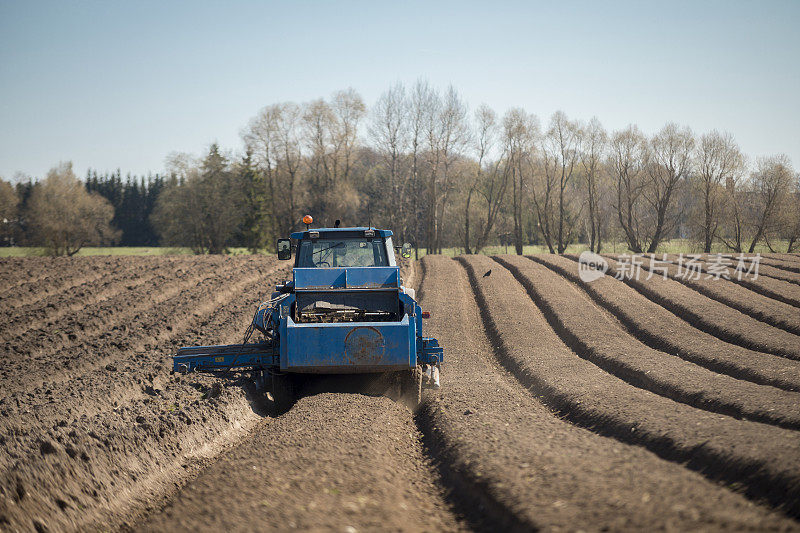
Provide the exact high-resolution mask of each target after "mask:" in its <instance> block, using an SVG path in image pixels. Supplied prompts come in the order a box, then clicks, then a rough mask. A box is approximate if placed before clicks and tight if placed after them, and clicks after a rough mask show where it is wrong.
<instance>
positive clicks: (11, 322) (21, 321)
mask: <svg viewBox="0 0 800 533" xmlns="http://www.w3.org/2000/svg"><path fill="white" fill-rule="evenodd" d="M163 268H164V267H163V266H159V265H157V264H155V263H153V264H152V265H149V266H148V267H147V268H146V269H141V268H131V269H130V270H131V271H133V272H134V273H135V274H134V276H133V277H122V276H118V275H112V276H108V275H104V276H102V277H101V278H100V279H98V280H95V281H92V282H87V283H82V284H80V285H77V286H75V287H72V288H70V289H68V290H65V291H63V292H61V293H59V294H58V295H57V296H56V297H53V298H50V297H47V298H46V299H47V300H48V301H47V302H35V303H32V304H27V305H24V306H20V307H17V308H14V309H11V310H8V311H6V313H4V315H5V316H3V317H2V319H0V323H2V324H3V328H2V333H0V341H3V342H11V341H12V340H14V339H15V338H17V337H20V336H22V335H23V334H24V333H25V332H27V331H29V330H31V329H33V328H36V327H38V326H39V325H40V324H41V323H42V322H46V323H55V322H57V321H59V320H60V319H62V318H63V317H66V316H67V315H75V314H77V313H79V312H82V311H84V310H85V309H87V308H91V307H92V306H94V305H97V304H98V303H102V302H104V301H106V300H109V299H111V298H113V297H115V296H118V295H119V294H121V293H122V292H124V291H131V290H134V289H136V288H138V287H141V286H142V285H144V284H145V283H148V282H150V281H152V280H153V278H154V277H156V276H157V275H158V271H159V270H163Z"/></svg>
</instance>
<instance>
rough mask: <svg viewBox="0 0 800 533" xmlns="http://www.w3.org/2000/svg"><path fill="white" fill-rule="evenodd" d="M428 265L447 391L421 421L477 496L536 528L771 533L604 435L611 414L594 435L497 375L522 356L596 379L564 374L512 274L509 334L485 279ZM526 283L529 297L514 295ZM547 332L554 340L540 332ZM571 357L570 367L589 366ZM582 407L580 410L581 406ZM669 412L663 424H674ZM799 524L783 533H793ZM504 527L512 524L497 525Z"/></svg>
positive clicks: (716, 495)
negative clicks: (485, 291) (752, 532)
mask: <svg viewBox="0 0 800 533" xmlns="http://www.w3.org/2000/svg"><path fill="white" fill-rule="evenodd" d="M487 260H488V258H487ZM422 265H423V266H424V277H423V283H422V287H421V290H420V292H419V295H420V298H421V303H422V305H423V308H424V309H425V310H427V311H430V313H431V319H430V320H429V321H427V322H426V325H427V327H428V331H429V332H430V333H431V334H432V335H433V336H436V337H437V338H438V339H439V340H440V342H441V343H442V345H443V346H445V350H446V362H445V366H444V374H443V379H444V385H443V387H444V389H443V392H442V393H441V396H440V397H437V398H435V399H432V401H430V402H429V403H428V404H426V406H425V409H424V410H423V411H422V414H421V415H420V417H421V419H422V422H423V423H424V425H425V426H426V427H427V428H428V429H427V430H426V435H427V436H428V438H429V439H431V440H432V441H433V442H434V443H435V447H436V448H437V449H438V450H440V453H442V454H445V455H446V456H447V458H448V459H447V461H446V466H445V467H444V470H445V475H449V476H453V477H455V478H457V479H461V480H464V482H463V484H464V485H466V486H470V485H471V486H474V487H475V488H474V489H473V492H474V493H478V494H485V495H486V497H487V498H489V499H490V501H492V502H494V503H493V505H496V506H499V507H500V508H505V509H507V512H506V516H508V517H509V519H510V517H518V520H519V523H522V524H527V528H528V529H532V528H540V529H546V530H566V529H569V530H581V529H583V530H589V529H591V530H609V529H610V530H622V529H637V530H653V529H662V528H668V529H678V530H686V529H721V528H732V529H751V528H756V529H757V528H759V527H772V526H769V525H767V524H768V523H769V521H770V520H769V519H767V520H765V521H763V522H762V520H763V519H761V518H757V517H758V516H764V513H765V510H764V509H763V508H761V507H759V506H756V505H752V504H751V503H747V502H746V501H745V500H744V499H743V498H742V496H741V495H739V494H735V493H733V492H731V491H728V490H726V489H724V488H722V487H720V486H718V485H716V484H714V483H712V482H710V481H708V480H707V479H705V478H703V477H702V476H700V475H699V474H697V473H696V472H691V471H689V470H687V469H685V468H683V467H682V466H680V465H678V464H674V463H671V462H668V461H664V460H663V459H660V458H658V457H656V455H654V454H652V453H650V452H648V451H646V450H644V449H643V448H641V447H639V446H634V445H630V444H625V443H623V442H620V440H619V439H613V438H607V437H606V436H602V435H599V434H597V433H596V429H597V426H598V425H600V423H601V422H604V421H605V420H606V419H609V418H610V417H609V416H608V415H606V416H598V417H596V418H594V419H593V423H592V424H591V426H592V427H593V428H594V431H589V430H587V429H584V428H582V427H578V426H577V425H576V424H574V423H572V422H571V421H568V420H565V419H564V418H562V416H563V411H562V410H559V411H558V412H557V413H554V412H552V411H551V410H550V408H548V407H547V406H545V405H544V404H543V403H541V402H542V401H545V402H547V404H548V405H552V403H553V402H552V401H551V400H552V398H544V397H543V396H542V392H541V391H540V390H537V389H536V388H533V389H530V390H526V388H528V387H529V386H530V385H529V384H526V385H524V386H523V385H522V384H521V383H520V382H519V381H518V379H516V378H515V377H514V376H510V375H508V374H507V373H506V372H504V371H503V369H502V368H500V367H499V366H497V362H498V360H499V362H501V363H502V364H503V366H505V367H506V368H508V369H512V370H513V369H514V368H515V365H513V364H508V363H510V362H512V361H513V360H512V359H511V356H510V354H511V353H514V355H515V356H518V357H525V358H530V359H535V360H538V361H541V364H542V365H544V366H547V367H548V369H547V370H548V373H547V375H548V376H550V377H551V378H552V379H555V380H567V381H571V380H572V378H574V377H581V379H579V380H578V382H579V383H580V386H579V387H578V388H577V389H575V390H576V393H577V394H582V393H581V391H582V390H583V389H584V388H586V382H584V380H583V379H582V378H584V377H588V378H591V376H583V375H582V372H581V371H579V372H577V373H576V369H575V368H567V366H563V367H560V366H559V365H558V363H557V359H558V358H559V355H558V354H555V353H553V351H554V350H555V351H558V350H563V349H565V347H564V346H563V344H562V343H561V342H560V340H559V339H558V338H557V337H556V336H555V334H554V333H553V332H552V330H549V326H547V323H546V322H544V319H543V318H541V317H539V318H538V319H537V318H535V317H534V320H533V322H531V321H530V318H531V317H529V316H528V315H527V314H526V313H525V312H522V313H520V311H521V309H522V310H524V309H526V308H528V307H531V306H532V307H533V309H534V310H535V309H536V308H535V305H533V303H532V302H531V300H530V299H529V298H527V296H526V295H525V293H524V292H523V291H521V287H519V284H517V283H516V281H514V279H513V277H511V275H510V274H508V273H507V272H506V273H507V274H508V277H509V278H510V281H509V280H505V281H506V283H505V284H504V283H502V282H499V283H497V280H496V279H494V274H492V275H491V276H490V277H489V278H486V279H487V280H489V281H492V282H493V284H492V290H491V292H492V294H493V300H498V301H500V302H506V304H505V305H504V306H503V308H502V309H498V308H497V307H493V308H492V309H491V312H492V313H495V312H497V313H502V318H501V317H500V316H499V315H495V316H497V318H498V320H500V321H501V322H502V324H504V325H507V324H513V325H514V327H515V328H516V330H517V334H508V332H507V331H504V332H503V333H501V332H499V331H498V330H497V329H496V328H495V326H494V323H493V322H492V320H491V318H490V317H489V312H490V308H489V305H492V306H495V303H494V302H492V303H491V304H489V303H487V301H486V299H485V298H483V295H482V292H481V290H480V289H479V288H478V284H481V283H483V280H473V283H474V285H473V289H471V288H470V281H469V279H468V278H467V273H466V271H465V270H464V269H463V268H461V267H460V266H459V264H458V263H457V262H456V261H453V260H451V259H449V258H445V257H441V256H426V257H425V258H424V259H423V261H422ZM499 270H503V269H499ZM515 285H516V287H519V289H520V292H521V294H520V295H517V294H515V293H514V291H509V288H511V289H513V288H514V286H515ZM473 290H474V292H475V294H473ZM515 296H520V299H519V300H516V299H515ZM476 297H477V301H476ZM518 303H519V304H521V306H520V305H517V304H518ZM542 324H543V327H544V328H545V330H544V331H545V334H544V335H541V334H540V332H539V331H538V328H539V327H541V325H542ZM531 327H532V328H533V330H531V329H530V328H531ZM484 328H485V329H484ZM504 329H505V328H504ZM546 330H549V335H548V334H547V333H546ZM487 334H488V337H487ZM510 343H513V346H511V344H510ZM568 353H569V358H570V360H572V359H575V360H577V361H580V362H582V363H584V364H588V363H586V362H585V361H582V360H581V359H579V358H577V357H575V356H574V354H572V353H571V352H568ZM495 358H497V359H495ZM590 366H592V365H590ZM592 368H595V370H596V367H593V366H592ZM601 381H602V380H601ZM588 383H589V386H588V387H589V389H591V390H592V391H593V393H592V394H603V393H604V392H606V390H605V389H604V388H602V384H598V385H594V384H592V382H591V381H588ZM623 385H624V384H623ZM625 387H626V388H630V387H628V386H627V385H625ZM570 390H573V389H572V388H570ZM634 390H635V389H634ZM607 392H609V393H613V392H614V391H613V390H609V391H607ZM650 396H652V395H650ZM582 399H584V400H586V401H585V402H584V403H583V405H585V406H586V407H587V408H588V407H589V403H588V400H589V399H590V398H589V396H588V395H585V394H584V395H583V398H582ZM577 400H578V405H581V402H580V400H581V399H580V398H579V399H577ZM661 400H663V399H661ZM663 401H665V402H667V403H673V402H669V401H668V400H663ZM675 405H678V406H680V404H675ZM691 411H692V412H696V410H694V409H692V410H691ZM661 413H662V411H655V412H653V413H652V415H653V416H655V417H656V418H663V417H667V415H664V414H661ZM705 416H706V417H707V418H714V417H718V415H705ZM679 427H681V428H682V425H679ZM764 427H766V428H767V429H768V430H769V431H779V432H784V430H775V428H771V427H770V426H764ZM625 433H626V434H627V436H630V435H632V434H633V433H632V432H631V425H626V426H625ZM786 433H790V432H786ZM628 440H629V441H636V439H632V438H628ZM701 442H702V440H700V441H699V442H697V443H696V445H699V444H700V443H701ZM636 444H638V442H636ZM656 495H657V496H656ZM751 513H755V514H751ZM771 516H773V517H775V516H776V515H771ZM789 524H791V523H788V524H787V523H785V522H784V523H783V524H782V525H780V526H777V527H791V525H789ZM503 527H504V524H502V523H500V524H498V526H497V528H499V529H503Z"/></svg>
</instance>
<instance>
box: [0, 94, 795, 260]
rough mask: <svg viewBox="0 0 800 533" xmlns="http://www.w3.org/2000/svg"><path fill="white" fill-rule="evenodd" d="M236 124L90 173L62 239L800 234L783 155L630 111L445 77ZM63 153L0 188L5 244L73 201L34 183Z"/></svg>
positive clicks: (550, 245)
mask: <svg viewBox="0 0 800 533" xmlns="http://www.w3.org/2000/svg"><path fill="white" fill-rule="evenodd" d="M241 137H242V145H243V146H242V148H241V150H240V152H239V154H238V155H234V153H232V152H227V151H224V150H222V149H221V148H220V147H219V146H218V145H216V144H213V145H211V147H210V148H209V150H208V152H207V153H206V154H205V155H204V156H203V157H202V158H199V159H196V158H194V157H192V156H190V155H188V154H182V153H174V154H171V155H170V157H169V158H168V161H167V173H166V174H165V175H164V176H159V175H157V176H154V177H149V178H148V179H146V180H145V179H142V178H139V179H136V178H130V177H129V178H128V179H127V180H125V181H123V180H122V179H121V177H120V175H119V172H117V173H112V174H105V175H103V176H97V174H96V173H93V172H92V173H90V175H88V176H87V179H86V180H85V182H83V185H84V192H85V194H86V197H87V198H91V199H93V200H92V201H91V202H89V201H88V200H86V201H85V203H86V202H88V203H87V204H86V206H84V207H83V208H82V209H84V211H87V210H88V211H87V212H92V213H94V214H93V216H94V218H92V217H87V216H80V217H77V219H79V220H93V221H95V222H92V223H91V224H89V223H88V222H87V224H86V225H88V226H93V227H94V229H93V230H92V231H90V232H88V233H86V234H83V235H81V237H80V238H79V239H77V240H78V241H79V242H84V243H87V242H95V243H99V242H101V241H103V242H110V241H113V240H116V242H119V243H120V244H124V245H152V244H155V243H159V244H162V245H169V246H187V247H191V248H192V249H193V250H194V251H195V252H196V253H221V252H224V251H225V250H226V249H228V248H230V247H233V246H242V247H247V248H249V249H251V250H253V251H257V250H271V249H273V247H274V242H275V240H276V239H277V238H278V237H280V236H285V235H287V234H288V233H289V232H291V231H292V230H296V229H298V228H301V227H303V226H302V223H301V219H302V216H303V215H304V214H306V213H311V214H312V215H313V216H314V218H315V224H316V225H320V226H324V225H332V224H333V221H334V220H337V219H339V220H341V221H342V223H343V225H367V224H370V225H372V226H377V227H385V228H390V229H393V230H394V231H395V233H396V234H397V239H398V241H402V242H405V241H407V242H410V243H411V244H412V245H413V246H414V247H415V248H417V249H420V248H422V249H425V250H426V251H428V252H430V253H440V252H441V251H442V249H443V248H451V247H455V248H459V249H461V250H462V251H463V252H464V253H479V252H480V251H481V250H482V249H484V248H485V247H487V246H489V245H496V244H499V243H503V244H509V245H513V247H514V249H515V251H516V253H522V251H523V246H525V245H527V244H541V245H543V246H546V247H547V249H549V250H550V251H551V252H553V253H563V252H564V251H566V249H567V246H568V245H570V244H573V243H577V242H581V243H586V244H587V245H588V247H589V248H590V249H592V250H593V251H597V252H599V251H602V250H603V249H604V246H607V245H608V243H609V242H615V243H616V242H623V243H625V245H626V246H627V247H628V248H629V249H630V250H631V251H634V252H655V251H656V250H658V249H659V245H661V244H662V243H663V242H664V241H666V240H670V239H673V238H686V239H690V240H691V241H692V242H694V243H695V245H696V248H697V249H698V250H703V251H706V252H709V251H711V249H712V247H716V248H722V249H726V250H729V251H732V252H747V251H750V252H752V251H753V250H755V248H756V246H757V245H759V244H763V245H764V246H766V247H767V248H768V249H770V250H775V251H793V250H795V249H796V248H797V246H798V240H800V175H798V173H797V172H795V170H794V169H793V167H792V165H791V162H790V161H789V160H788V158H787V157H786V156H785V155H774V156H770V157H765V158H759V159H757V160H755V161H750V160H748V158H747V157H746V156H745V154H744V153H743V152H742V151H741V149H740V147H739V146H738V145H737V143H736V141H735V139H734V138H733V137H732V135H730V134H728V133H722V132H718V131H712V132H708V133H705V134H702V135H696V134H695V133H694V132H692V131H691V130H690V129H689V128H687V127H681V126H679V125H676V124H673V123H669V124H666V125H665V126H664V127H663V128H662V129H661V130H659V131H658V132H656V133H654V134H652V135H646V134H645V133H643V132H642V131H640V130H639V128H638V127H637V126H635V125H631V126H629V127H627V128H624V129H622V130H620V131H611V132H609V131H607V130H606V129H605V128H604V127H603V126H602V124H601V123H600V122H599V121H598V120H597V119H596V118H595V119H592V120H590V121H588V122H584V121H580V120H574V119H570V118H569V117H568V116H567V115H566V114H565V113H563V112H561V111H559V112H556V113H554V114H553V115H552V116H551V117H550V118H549V119H548V120H547V122H546V124H545V125H542V124H541V122H540V121H539V119H538V117H537V116H536V115H534V114H531V113H529V112H527V111H525V110H524V109H521V108H513V109H510V110H508V111H507V112H505V113H504V114H503V115H502V116H499V115H498V114H497V113H496V112H495V111H494V110H493V109H491V108H490V107H488V106H486V105H482V106H479V107H478V108H477V109H475V110H473V111H470V110H469V109H468V106H467V104H466V102H464V100H463V98H462V97H461V95H460V94H459V93H458V92H457V91H456V90H455V89H454V88H453V87H449V88H447V89H445V90H438V89H436V88H434V87H432V86H430V85H429V84H428V83H426V82H424V81H419V82H417V83H415V84H414V85H413V86H411V87H406V86H404V85H403V84H395V85H393V86H392V87H390V88H389V89H388V90H386V91H385V92H384V93H383V94H382V95H381V96H380V97H379V98H378V100H377V101H376V102H375V103H374V104H373V105H372V106H371V107H370V108H368V107H367V106H366V104H365V103H364V101H363V99H362V98H361V96H360V95H359V94H358V93H357V92H355V91H354V90H352V89H348V90H344V91H339V92H336V93H334V94H333V95H331V97H330V98H327V99H318V100H314V101H311V102H306V103H294V102H283V103H277V104H272V105H269V106H267V107H265V108H264V109H262V110H261V111H259V112H258V113H257V114H256V115H255V116H254V117H253V118H252V119H251V120H250V121H249V123H248V124H246V125H245V126H244V128H243V129H242V133H241ZM67 167H68V165H61V166H59V167H56V168H55V169H53V170H52V171H51V173H50V174H49V175H48V176H47V178H45V179H44V180H42V181H35V182H29V183H27V184H22V185H21V184H17V186H16V188H14V187H11V186H10V185H9V184H7V183H5V182H4V183H2V184H0V209H2V210H3V211H2V219H3V220H6V221H16V223H14V224H10V223H8V222H7V223H5V224H4V234H3V239H4V240H5V242H9V237H8V235H9V231H8V229H9V228H10V227H12V226H15V227H16V231H17V236H18V237H17V238H18V239H21V241H20V242H22V241H24V242H27V243H37V244H46V239H44V236H45V235H46V234H47V233H48V231H47V230H44V229H43V228H42V226H41V224H39V223H35V221H36V220H37V216H38V218H48V217H51V216H53V215H54V214H55V213H56V212H60V210H61V209H67V208H69V207H70V206H76V207H77V206H79V205H81V204H80V203H79V202H76V201H75V200H74V198H73V200H71V201H69V202H66V203H64V202H62V203H59V202H58V200H57V199H56V198H53V197H52V195H51V196H46V195H44V192H43V191H44V189H45V188H47V186H48V183H49V182H50V181H53V182H54V185H52V186H51V188H52V187H55V186H56V185H58V186H62V187H64V186H65V185H64V183H60V185H59V184H55V182H56V181H58V180H56V179H55V176H61V178H59V179H61V181H62V182H63V181H64V178H63V175H65V174H71V168H69V169H68V168H67ZM70 180H73V181H72V182H71V183H73V185H74V181H77V179H76V178H74V175H72V177H71V178H70ZM66 181H69V180H66ZM37 191H38V192H37ZM35 198H39V199H38V200H36V201H34V202H33V203H32V204H31V202H32V201H33V200H34V199H35ZM103 202H105V203H103ZM29 204H30V205H29ZM49 204H52V205H49ZM101 204H102V205H103V206H105V207H104V208H103V209H101V208H100V207H99V206H100V205H101ZM45 205H49V211H48V210H46V209H44V206H45ZM90 205H91V206H93V207H91V208H90V207H89V206H90ZM33 207H36V209H37V210H38V211H37V210H34V209H33ZM109 209H110V210H109ZM73 210H74V208H73ZM101 214H102V216H101ZM42 215H44V216H42ZM109 215H110V218H108V217H109ZM101 219H102V223H101ZM106 219H107V220H106ZM37 224H38V225H37ZM62 224H63V221H62ZM103 224H106V225H107V226H108V227H105V226H103ZM62 227H63V226H62ZM51 233H52V231H51ZM50 240H51V241H52V237H51V239H50ZM104 240H105V241H104ZM48 246H49V245H48ZM50 247H51V248H58V247H55V246H50ZM58 249H59V250H62V249H63V247H60V248H58ZM72 249H73V248H69V249H68V250H67V251H66V252H64V253H69V251H70V250H72Z"/></svg>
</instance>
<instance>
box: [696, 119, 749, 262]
mask: <svg viewBox="0 0 800 533" xmlns="http://www.w3.org/2000/svg"><path fill="white" fill-rule="evenodd" d="M695 166H696V169H697V171H696V177H695V180H694V182H695V188H696V191H697V193H699V198H700V199H701V201H702V216H701V217H698V218H700V229H701V232H702V238H703V251H704V252H705V253H709V252H711V245H712V244H713V242H714V240H715V239H716V238H717V236H718V232H719V229H720V224H721V221H722V211H723V209H724V207H725V206H724V204H725V201H726V198H728V195H726V192H725V189H726V186H728V185H729V184H732V183H734V182H738V180H739V177H740V176H741V173H742V171H743V169H744V156H743V155H742V152H741V151H740V150H739V146H738V145H737V144H736V142H735V141H734V140H733V136H732V135H730V134H722V133H719V132H718V131H712V132H711V133H708V134H706V135H703V136H702V137H701V138H700V142H699V143H698V146H697V150H696V153H695ZM731 199H733V198H731Z"/></svg>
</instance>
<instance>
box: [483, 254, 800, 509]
mask: <svg viewBox="0 0 800 533" xmlns="http://www.w3.org/2000/svg"><path fill="white" fill-rule="evenodd" d="M469 262H470V264H471V265H472V266H473V268H474V270H475V272H476V273H477V275H478V276H479V275H480V273H481V272H486V271H488V270H490V269H491V270H492V274H491V275H490V276H488V277H486V278H482V277H480V278H479V277H473V279H472V283H473V286H474V287H475V288H476V292H477V294H479V295H480V296H481V298H482V300H481V299H479V303H481V305H482V309H484V310H485V313H486V314H485V317H484V318H485V320H487V321H488V322H489V324H490V325H491V327H493V328H495V329H496V331H497V334H496V335H497V337H496V338H497V341H498V344H500V346H501V348H502V350H503V353H504V355H505V357H507V358H508V364H509V366H510V367H512V368H514V369H515V375H517V376H518V378H519V379H520V380H521V381H522V382H523V383H524V384H525V385H526V386H528V387H530V388H532V390H533V391H534V393H535V394H536V395H538V396H541V397H542V398H543V399H545V400H546V401H547V402H548V403H549V404H550V405H551V407H552V408H554V409H556V410H558V412H559V413H561V414H562V415H563V416H566V417H568V418H569V419H570V420H573V421H574V422H575V423H577V424H581V425H582V426H584V427H588V428H592V429H593V430H596V431H601V432H602V433H603V434H606V435H609V436H612V437H614V438H618V439H623V440H625V441H626V442H631V443H636V444H640V445H643V446H646V447H647V448H648V449H650V450H652V451H654V452H656V453H657V454H659V455H661V456H663V457H668V458H671V459H673V460H676V461H679V462H680V463H682V464H688V465H689V466H690V467H692V468H695V469H697V470H698V471H700V472H702V473H704V474H705V475H707V476H709V477H711V478H715V479H721V480H724V481H726V482H728V483H738V484H740V486H743V487H744V488H745V490H746V491H747V492H748V493H749V494H751V496H752V497H758V498H767V499H768V500H770V501H772V502H773V503H774V504H778V505H782V506H786V507H787V508H790V509H791V510H792V512H794V513H797V512H798V509H797V506H798V505H797V502H798V501H800V500H798V495H800V439H797V433H796V432H794V431H789V430H785V429H780V428H776V427H774V426H770V425H766V424H760V423H755V422H749V421H743V420H737V419H735V418H731V417H728V416H724V415H719V414H716V413H709V412H707V411H703V410H699V409H696V408H694V407H691V406H688V405H686V404H683V403H678V402H675V401H673V400H670V399H668V398H665V397H663V396H659V395H657V394H654V393H652V392H650V391H647V390H643V389H640V388H637V387H633V386H631V385H630V384H629V383H627V382H625V381H624V380H621V379H619V378H617V377H616V376H614V375H612V374H609V373H607V372H606V371H604V370H603V369H601V368H600V367H598V366H596V365H595V364H594V363H592V362H590V361H588V360H586V359H584V358H583V357H581V355H583V354H576V353H575V352H573V351H572V349H570V348H569V347H568V346H567V345H565V344H564V342H563V341H562V339H561V338H560V337H559V335H558V334H556V332H555V330H554V328H555V329H557V330H559V331H560V332H563V328H562V326H560V325H559V324H558V322H557V320H554V317H553V316H552V314H550V313H549V311H548V312H546V313H545V314H543V313H542V311H540V309H539V308H538V307H537V305H536V304H534V302H533V301H532V299H531V298H530V297H529V298H528V299H527V300H526V298H525V296H526V295H528V296H534V295H532V294H530V293H526V290H525V288H523V287H522V285H520V283H519V282H518V281H516V280H515V278H514V276H513V275H512V274H511V273H510V272H509V271H508V270H505V269H503V268H498V267H499V265H498V263H496V262H494V261H492V260H491V259H490V258H488V257H483V256H476V257H470V258H469ZM479 280H480V281H479ZM587 320H595V318H594V317H592V316H591V315H587ZM496 345H497V344H496ZM584 357H585V355H584Z"/></svg>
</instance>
